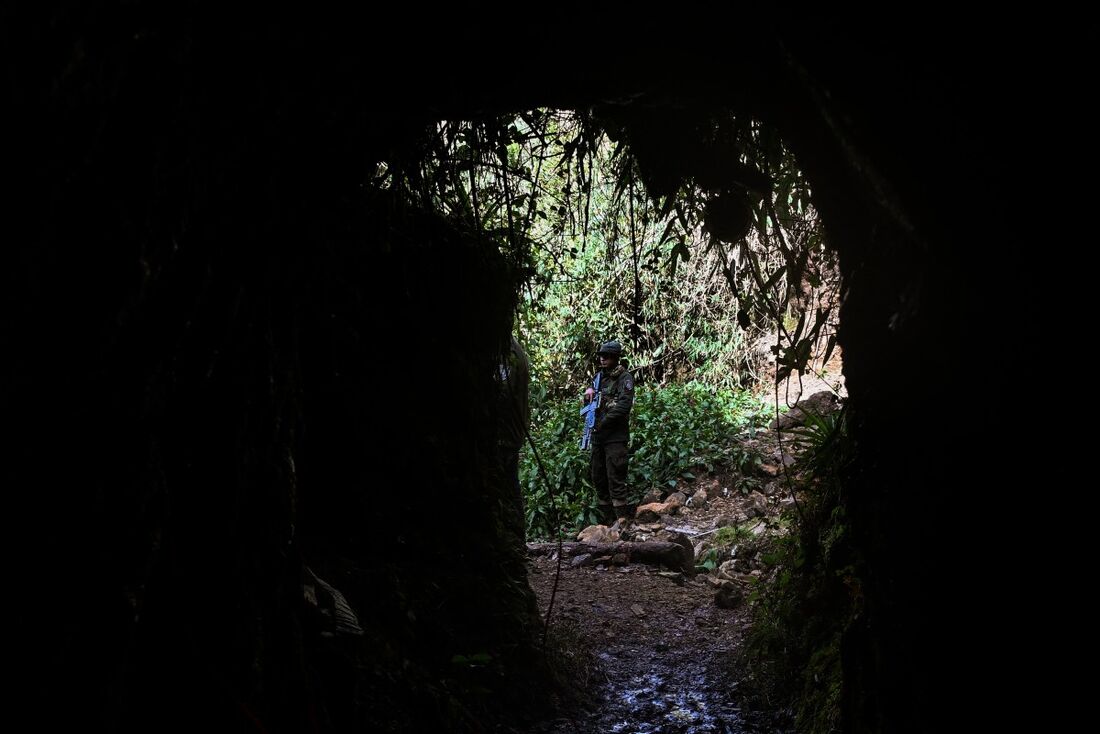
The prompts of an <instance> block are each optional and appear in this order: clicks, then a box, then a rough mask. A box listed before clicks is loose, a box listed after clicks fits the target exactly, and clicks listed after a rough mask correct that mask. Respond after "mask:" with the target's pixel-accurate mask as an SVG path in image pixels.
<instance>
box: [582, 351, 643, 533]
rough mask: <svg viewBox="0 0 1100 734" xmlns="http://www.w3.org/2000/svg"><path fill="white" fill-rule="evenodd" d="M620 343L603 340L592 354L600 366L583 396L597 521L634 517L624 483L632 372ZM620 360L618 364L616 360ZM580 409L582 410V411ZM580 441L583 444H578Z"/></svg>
mask: <svg viewBox="0 0 1100 734" xmlns="http://www.w3.org/2000/svg"><path fill="white" fill-rule="evenodd" d="M622 356H623V346H622V344H620V343H619V342H617V341H614V340H612V341H608V342H604V343H603V344H602V345H601V346H600V349H599V351H598V352H596V357H597V358H598V359H599V363H600V370H599V372H598V373H596V375H595V377H594V378H593V380H592V387H590V388H589V389H588V390H587V391H586V392H585V396H584V398H583V400H584V402H585V403H588V404H590V405H591V404H593V403H594V407H595V409H594V410H591V411H589V412H590V413H591V415H592V416H593V421H592V427H591V433H590V436H586V439H588V440H587V441H585V443H587V444H588V445H589V447H590V448H591V450H592V484H593V485H594V486H595V487H596V496H597V500H598V504H599V511H600V522H601V523H603V524H604V525H611V524H612V523H617V524H618V525H619V526H620V527H622V526H624V525H627V524H629V523H630V521H631V520H632V519H633V517H634V505H633V503H632V502H631V501H630V499H629V498H628V493H627V487H626V471H627V444H628V443H629V442H630V409H631V407H633V405H634V376H633V375H631V374H630V372H628V371H627V369H626V362H625V360H623V359H622ZM620 362H622V364H620ZM582 412H584V411H582ZM582 445H583V444H582Z"/></svg>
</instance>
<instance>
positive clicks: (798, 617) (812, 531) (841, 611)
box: [746, 410, 863, 734]
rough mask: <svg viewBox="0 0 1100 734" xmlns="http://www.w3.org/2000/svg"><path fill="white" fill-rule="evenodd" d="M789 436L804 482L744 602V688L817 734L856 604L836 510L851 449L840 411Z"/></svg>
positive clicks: (830, 706)
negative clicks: (770, 572) (790, 522)
mask: <svg viewBox="0 0 1100 734" xmlns="http://www.w3.org/2000/svg"><path fill="white" fill-rule="evenodd" d="M794 433H795V435H796V437H797V440H799V441H801V442H802V443H803V446H804V448H805V453H804V454H803V457H802V459H801V460H800V461H799V463H798V465H797V466H796V468H797V469H799V470H801V471H803V472H805V476H807V477H808V484H807V486H806V487H805V488H804V491H803V492H802V497H803V498H804V506H803V520H802V522H801V523H800V525H799V526H798V532H797V533H794V534H791V535H787V536H783V537H779V538H777V539H775V540H773V541H772V547H771V548H770V549H769V550H768V551H767V552H765V553H764V554H763V559H764V561H765V563H767V564H768V565H770V566H774V567H777V568H778V569H779V571H778V573H777V574H776V575H775V578H774V580H773V582H772V583H771V584H770V585H762V586H761V587H760V588H759V589H757V590H756V591H754V592H753V594H752V595H750V597H749V598H750V602H752V603H753V606H754V622H753V627H752V631H751V633H750V636H749V639H748V643H749V644H748V647H747V651H746V657H747V662H748V668H749V670H750V671H751V672H750V675H749V677H748V679H747V684H748V685H747V686H746V688H747V689H748V690H749V691H750V692H751V693H752V694H753V695H756V696H759V697H761V698H762V699H763V698H768V699H771V700H775V699H776V698H779V699H780V700H789V701H793V702H794V704H793V709H794V714H795V718H796V720H795V726H796V729H797V730H798V731H800V732H813V733H814V734H819V733H820V734H825V733H826V732H832V731H836V730H838V727H839V721H840V696H841V681H842V677H841V667H840V641H841V636H842V634H843V630H844V629H845V627H846V626H847V625H848V623H849V622H850V621H851V620H852V619H854V618H855V616H856V615H858V614H859V612H860V610H861V608H862V603H863V595H862V588H861V582H860V578H861V576H862V568H863V563H862V560H861V559H860V558H858V557H857V556H856V555H855V554H854V553H853V551H852V546H851V543H850V541H849V527H848V523H847V518H846V515H845V511H844V505H843V503H842V502H841V493H842V487H843V484H842V479H843V472H844V469H845V468H846V467H847V466H848V464H849V462H850V461H851V458H852V455H853V451H854V446H853V444H852V442H851V440H850V439H849V438H848V433H847V418H846V413H845V411H843V410H841V411H839V412H837V413H834V414H830V415H828V416H825V417H821V416H816V415H815V416H810V419H809V420H808V421H807V425H806V427H805V428H801V429H797V431H795V432H794Z"/></svg>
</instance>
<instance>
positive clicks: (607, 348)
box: [596, 339, 623, 357]
mask: <svg viewBox="0 0 1100 734" xmlns="http://www.w3.org/2000/svg"><path fill="white" fill-rule="evenodd" d="M605 354H606V355H607V356H608V357H621V356H623V345H622V344H619V342H617V341H615V340H614V339H612V340H611V341H609V342H604V343H603V344H601V345H600V349H599V351H598V352H596V356H597V357H599V356H601V355H605Z"/></svg>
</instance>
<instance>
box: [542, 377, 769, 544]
mask: <svg viewBox="0 0 1100 734" xmlns="http://www.w3.org/2000/svg"><path fill="white" fill-rule="evenodd" d="M535 394H536V395H540V396H542V395H545V391H543V390H536V391H535ZM579 395H580V391H578V393H577V397H576V398H574V399H573V400H571V401H568V402H566V401H556V400H547V399H545V397H543V398H542V399H540V400H537V401H535V407H534V411H533V417H532V438H533V439H534V442H535V445H536V447H537V448H538V454H539V458H540V459H541V460H542V465H543V467H544V468H545V469H546V476H545V477H544V478H543V477H540V476H539V467H538V465H537V463H536V461H535V459H534V456H533V455H532V453H531V451H530V449H529V448H528V449H527V450H525V452H524V454H523V459H522V461H521V466H520V482H521V484H522V486H523V488H524V492H525V494H526V498H525V500H526V506H527V523H528V534H529V535H531V536H534V537H548V536H553V535H554V527H555V518H556V517H557V518H560V521H561V523H562V524H563V525H564V526H565V527H566V529H568V530H576V529H578V528H579V527H582V526H584V525H586V524H590V523H592V522H595V521H596V495H595V489H594V488H593V487H592V484H591V482H590V481H589V476H588V458H589V454H588V452H586V451H581V450H580V448H579V441H580V435H581V422H580V420H579V416H578V409H579V407H580V401H579ZM767 420H768V413H767V411H766V403H764V402H763V401H762V400H761V399H760V398H755V397H753V396H752V395H751V393H749V392H747V391H744V390H729V389H714V388H711V387H708V386H706V385H704V384H702V383H700V382H689V383H686V384H683V385H676V384H670V385H666V386H664V387H659V388H652V387H648V386H645V385H642V386H639V388H638V391H637V398H636V401H635V405H634V410H633V415H632V422H631V428H632V430H631V433H632V438H631V450H632V456H631V460H630V474H629V476H628V483H629V485H630V487H631V489H632V491H633V492H634V494H635V497H634V499H635V500H638V499H640V498H641V496H642V495H643V494H644V493H645V491H646V490H648V489H650V488H651V487H663V488H665V489H669V488H671V487H674V486H675V485H676V484H677V483H678V482H679V481H680V480H682V479H688V480H690V479H694V478H695V477H694V474H693V473H692V470H693V469H696V468H699V467H702V468H707V469H711V468H713V467H715V466H716V465H724V466H735V467H739V468H742V469H746V470H747V469H749V468H750V466H751V464H752V462H753V461H754V460H755V459H754V457H752V456H750V455H749V454H748V453H747V452H745V451H744V450H743V449H742V448H740V445H739V444H738V443H737V442H736V441H735V440H734V439H735V437H736V436H737V435H738V434H740V433H743V432H746V431H753V430H756V429H757V428H759V427H760V426H761V425H763V424H764V423H765V422H766V421H767ZM543 479H545V481H543ZM547 484H549V485H550V488H552V492H553V495H554V500H555V501H556V504H555V503H554V502H551V498H550V490H549V489H548V488H547V486H546V485H547Z"/></svg>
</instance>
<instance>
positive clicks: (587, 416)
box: [581, 372, 602, 450]
mask: <svg viewBox="0 0 1100 734" xmlns="http://www.w3.org/2000/svg"><path fill="white" fill-rule="evenodd" d="M601 374H602V373H601V372H597V373H596V379H594V380H593V381H592V388H593V395H592V399H591V400H589V401H588V404H587V405H585V406H584V407H583V408H581V415H583V416H584V435H582V436H581V449H582V450H584V449H587V448H591V446H592V431H593V430H595V428H596V409H597V408H599V407H600V375H601Z"/></svg>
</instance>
